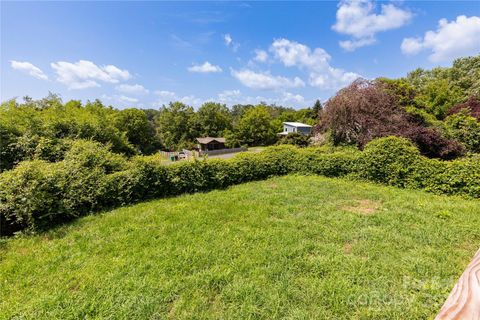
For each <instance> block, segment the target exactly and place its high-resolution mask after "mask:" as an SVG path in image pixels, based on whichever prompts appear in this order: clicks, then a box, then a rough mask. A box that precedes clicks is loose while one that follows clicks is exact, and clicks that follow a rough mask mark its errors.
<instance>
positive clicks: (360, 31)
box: [332, 0, 413, 51]
mask: <svg viewBox="0 0 480 320" xmlns="http://www.w3.org/2000/svg"><path fill="white" fill-rule="evenodd" d="M412 17H413V15H412V13H411V12H410V11H408V10H403V9H401V8H399V7H396V6H395V5H393V4H382V5H381V11H380V13H379V14H377V13H375V5H374V3H373V1H371V0H345V1H342V2H340V4H339V6H338V10H337V21H336V23H335V24H334V25H333V26H332V28H333V30H335V31H337V32H339V33H343V34H347V35H350V36H352V37H353V39H351V40H347V41H340V42H339V44H340V46H341V47H342V48H343V49H345V50H347V51H353V50H355V49H357V48H360V47H363V46H367V45H370V44H373V43H374V42H375V41H376V39H375V35H376V34H377V33H378V32H383V31H387V30H391V29H397V28H400V27H402V26H404V25H405V24H407V23H408V22H409V21H410V20H411V19H412Z"/></svg>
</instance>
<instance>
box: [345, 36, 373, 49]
mask: <svg viewBox="0 0 480 320" xmlns="http://www.w3.org/2000/svg"><path fill="white" fill-rule="evenodd" d="M375 41H376V40H375V38H363V39H360V40H345V41H339V42H338V44H339V45H340V47H341V48H342V49H345V50H346V51H355V50H356V49H357V48H360V47H364V46H368V45H371V44H373V43H375Z"/></svg>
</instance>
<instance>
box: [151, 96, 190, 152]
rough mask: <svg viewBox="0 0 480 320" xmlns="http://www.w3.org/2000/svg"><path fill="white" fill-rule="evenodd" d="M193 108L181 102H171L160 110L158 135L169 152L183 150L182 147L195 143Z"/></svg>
mask: <svg viewBox="0 0 480 320" xmlns="http://www.w3.org/2000/svg"><path fill="white" fill-rule="evenodd" d="M194 116H195V113H194V111H193V108H192V107H190V106H187V105H185V104H183V103H181V102H171V103H170V104H169V105H168V106H166V107H163V108H162V109H161V110H160V114H159V116H158V118H157V125H158V133H159V135H160V139H161V141H162V143H163V144H164V145H165V147H166V148H167V149H169V150H178V149H181V146H182V145H186V143H187V142H191V141H193V139H194V138H195V137H196V136H197V132H196V131H195V126H194V124H195V123H194V122H195V117H194Z"/></svg>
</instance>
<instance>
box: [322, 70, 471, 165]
mask: <svg viewBox="0 0 480 320" xmlns="http://www.w3.org/2000/svg"><path fill="white" fill-rule="evenodd" d="M320 129H321V130H322V131H323V132H325V131H329V132H330V134H331V136H332V138H333V142H334V144H337V145H338V144H342V143H346V144H357V145H358V146H359V147H360V148H363V146H365V144H367V143H368V142H369V141H371V140H373V139H374V138H378V137H385V136H390V135H394V136H399V137H406V138H409V139H410V140H411V141H413V142H415V143H416V144H417V146H418V147H419V149H420V151H421V152H422V154H424V155H426V156H429V157H440V158H444V159H451V158H454V157H457V156H459V155H461V154H462V153H463V148H462V146H461V145H460V144H458V143H457V142H455V141H452V140H450V139H447V138H446V137H443V136H442V135H441V133H440V132H439V131H438V130H435V129H433V128H425V127H423V126H421V125H420V123H418V122H416V121H413V120H412V118H411V117H409V116H408V114H407V113H406V111H405V110H404V108H402V107H401V106H400V105H399V103H398V102H397V101H396V97H395V95H394V94H392V93H391V91H389V89H388V87H386V86H385V83H384V82H382V81H367V80H362V79H359V80H357V81H355V82H353V83H352V84H351V85H350V86H348V87H347V88H344V89H342V90H340V91H339V92H338V93H337V94H336V95H335V96H334V97H332V98H331V99H330V100H328V101H327V103H326V106H325V110H324V113H323V115H322V119H321V124H320Z"/></svg>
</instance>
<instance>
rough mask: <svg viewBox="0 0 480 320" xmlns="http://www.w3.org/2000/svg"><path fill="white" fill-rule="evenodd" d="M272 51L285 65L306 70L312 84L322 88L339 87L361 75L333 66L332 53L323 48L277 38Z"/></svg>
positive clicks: (271, 48)
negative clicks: (331, 63)
mask: <svg viewBox="0 0 480 320" xmlns="http://www.w3.org/2000/svg"><path fill="white" fill-rule="evenodd" d="M270 51H271V52H272V53H273V54H274V56H275V58H276V59H278V60H280V61H281V62H282V63H283V64H284V65H285V66H287V67H293V66H295V67H297V68H299V69H302V70H306V71H307V72H308V73H309V83H310V85H311V86H315V87H318V88H320V89H338V88H340V87H343V86H345V85H348V84H350V83H351V82H352V81H354V80H355V79H357V78H358V77H360V75H358V74H356V73H354V72H346V71H344V70H343V69H338V68H334V67H332V66H331V65H330V59H331V57H330V55H329V54H328V53H327V52H326V51H325V50H324V49H322V48H315V49H314V50H312V49H310V48H309V47H308V46H306V45H304V44H301V43H298V42H295V41H290V40H288V39H277V40H275V41H274V42H273V43H272V45H271V46H270Z"/></svg>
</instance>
